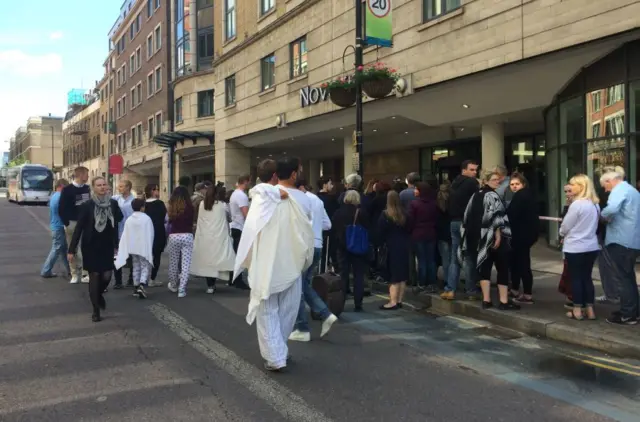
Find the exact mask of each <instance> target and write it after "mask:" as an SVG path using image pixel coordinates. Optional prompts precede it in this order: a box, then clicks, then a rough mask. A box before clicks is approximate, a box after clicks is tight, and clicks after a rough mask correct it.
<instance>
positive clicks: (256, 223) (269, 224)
mask: <svg viewBox="0 0 640 422" xmlns="http://www.w3.org/2000/svg"><path fill="white" fill-rule="evenodd" d="M249 195H250V197H251V199H252V202H251V207H250V208H249V213H248V214H247V219H246V221H245V223H244V228H243V230H242V237H241V238H240V245H239V246H238V254H237V256H236V263H235V269H234V278H235V277H236V275H237V274H240V272H241V271H242V270H243V269H245V268H246V269H248V270H249V277H248V278H249V287H251V294H250V301H249V309H248V312H247V323H248V324H249V325H251V324H253V322H254V321H255V318H256V313H257V311H258V307H259V306H260V302H261V301H265V300H267V299H268V298H269V297H270V296H271V295H273V294H276V293H280V292H283V291H285V290H286V289H288V288H289V287H291V286H292V285H293V284H294V283H295V282H297V281H299V280H300V277H301V274H302V272H303V271H304V270H305V269H307V268H309V266H310V265H311V263H312V262H313V252H314V248H313V241H314V236H313V229H312V228H311V222H310V221H309V219H308V218H307V216H306V215H305V214H304V212H303V211H302V209H301V207H300V206H299V205H298V203H297V202H296V201H295V200H294V199H293V198H291V197H289V198H288V199H285V200H281V199H280V190H279V188H277V187H275V186H271V185H268V184H266V183H261V184H259V185H257V186H256V187H254V188H253V189H251V191H250V192H249Z"/></svg>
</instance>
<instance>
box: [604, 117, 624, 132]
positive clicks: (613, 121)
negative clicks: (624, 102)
mask: <svg viewBox="0 0 640 422" xmlns="http://www.w3.org/2000/svg"><path fill="white" fill-rule="evenodd" d="M605 125H606V126H605V135H606V136H615V135H622V134H623V133H624V112H622V113H617V114H615V115H613V116H608V117H607V118H606V120H605Z"/></svg>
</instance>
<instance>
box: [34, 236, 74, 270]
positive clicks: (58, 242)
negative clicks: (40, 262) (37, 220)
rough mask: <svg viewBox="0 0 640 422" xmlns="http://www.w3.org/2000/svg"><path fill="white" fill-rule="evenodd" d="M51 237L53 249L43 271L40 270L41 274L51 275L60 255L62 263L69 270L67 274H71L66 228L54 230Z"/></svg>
mask: <svg viewBox="0 0 640 422" xmlns="http://www.w3.org/2000/svg"><path fill="white" fill-rule="evenodd" d="M51 238H52V242H51V250H50V251H49V256H47V260H46V261H45V262H44V266H43V267H42V271H40V275H41V276H43V277H44V276H48V275H51V271H52V270H53V266H54V265H56V260H57V259H58V256H60V258H62V265H64V268H65V270H67V274H71V268H69V261H68V260H67V239H66V237H65V234H64V228H59V229H56V230H52V231H51Z"/></svg>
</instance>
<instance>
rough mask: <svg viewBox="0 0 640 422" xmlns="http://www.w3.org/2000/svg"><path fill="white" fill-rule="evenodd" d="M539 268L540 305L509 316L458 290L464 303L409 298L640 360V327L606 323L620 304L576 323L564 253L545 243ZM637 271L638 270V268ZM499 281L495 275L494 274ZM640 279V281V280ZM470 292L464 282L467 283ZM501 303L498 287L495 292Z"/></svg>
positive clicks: (537, 253)
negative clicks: (566, 288) (569, 306)
mask: <svg viewBox="0 0 640 422" xmlns="http://www.w3.org/2000/svg"><path fill="white" fill-rule="evenodd" d="M532 268H533V269H534V284H533V292H534V300H535V302H536V303H535V304H534V305H522V309H521V310H520V311H509V312H503V311H499V310H495V309H490V310H486V311H485V310H483V309H482V307H481V302H480V301H467V300H464V299H465V297H464V293H463V292H462V291H459V292H458V297H459V299H458V300H455V301H446V300H442V299H440V296H439V295H425V294H420V295H413V294H412V293H410V292H409V293H408V298H409V299H413V300H415V301H418V302H419V303H422V304H423V305H425V306H427V307H429V308H430V309H431V310H432V311H435V312H437V313H443V314H458V315H463V316H467V317H471V318H476V319H481V320H485V321H488V322H491V323H492V324H495V325H497V326H501V327H505V328H509V329H512V330H516V331H519V332H522V333H525V334H528V335H531V336H536V337H540V338H548V339H552V340H559V341H563V342H566V343H571V344H575V345H579V346H584V347H588V348H591V349H596V350H600V351H602V352H605V353H610V354H612V355H616V356H620V357H626V358H635V359H640V325H638V326H617V325H612V324H608V323H607V322H606V321H605V318H607V317H608V316H609V315H610V313H611V312H612V311H614V310H618V309H619V306H618V305H608V304H607V305H600V304H596V307H595V310H596V315H597V317H598V319H597V320H596V321H586V320H585V321H575V320H571V319H569V318H567V317H566V316H565V313H566V312H567V311H566V310H565V309H564V307H563V305H564V302H565V298H564V296H563V295H561V294H560V293H558V289H557V288H558V282H559V280H560V274H561V273H562V254H561V253H560V252H559V251H555V250H552V249H550V248H548V247H547V246H545V245H537V246H536V247H535V248H534V251H533V253H532ZM636 272H638V271H637V270H636ZM493 275H494V280H495V272H494V274H493ZM593 277H594V282H595V285H596V296H599V295H602V294H603V292H602V286H601V284H600V281H599V278H600V273H599V271H598V269H597V268H595V269H594V274H593ZM639 279H640V277H639ZM375 287H376V290H380V291H387V289H388V287H387V285H385V284H376V286H375ZM461 287H462V288H464V283H462V286H461ZM492 290H493V295H494V298H493V299H494V303H497V301H498V299H497V289H495V288H494V289H492Z"/></svg>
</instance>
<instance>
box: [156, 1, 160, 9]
mask: <svg viewBox="0 0 640 422" xmlns="http://www.w3.org/2000/svg"><path fill="white" fill-rule="evenodd" d="M159 8H160V0H156V9H159Z"/></svg>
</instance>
